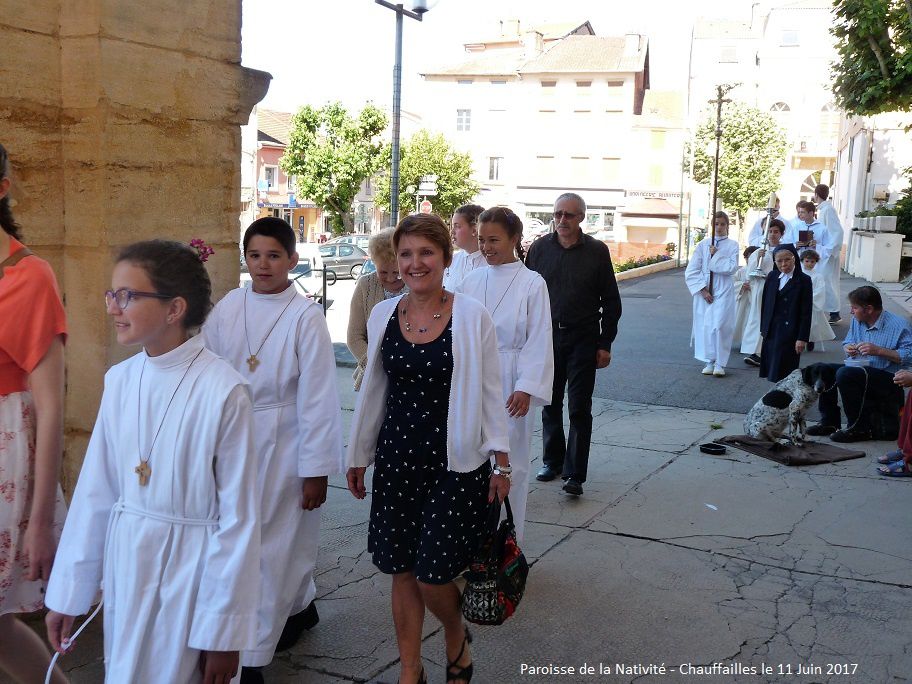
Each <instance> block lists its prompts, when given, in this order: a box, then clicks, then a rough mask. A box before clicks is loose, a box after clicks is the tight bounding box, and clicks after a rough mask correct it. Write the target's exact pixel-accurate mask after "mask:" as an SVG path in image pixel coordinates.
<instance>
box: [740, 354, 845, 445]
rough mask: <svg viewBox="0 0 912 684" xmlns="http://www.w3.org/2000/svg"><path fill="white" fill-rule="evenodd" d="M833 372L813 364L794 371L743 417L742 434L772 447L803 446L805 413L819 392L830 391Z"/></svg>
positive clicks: (830, 368)
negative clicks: (764, 441)
mask: <svg viewBox="0 0 912 684" xmlns="http://www.w3.org/2000/svg"><path fill="white" fill-rule="evenodd" d="M835 384H836V371H835V370H834V369H833V367H832V366H830V365H829V364H826V363H814V364H811V365H810V366H806V367H805V368H801V369H798V370H794V371H792V372H791V373H789V374H788V375H787V376H785V377H784V378H782V380H780V381H779V382H777V383H776V387H775V388H774V389H772V390H770V391H769V392H767V393H766V394H764V395H763V396H762V397H761V398H760V400H759V401H758V402H757V403H756V404H754V405H753V407H752V408H751V410H750V411H748V412H747V416H746V417H745V418H744V431H745V432H746V433H747V434H748V435H750V436H751V437H753V438H754V439H763V440H767V441H770V442H772V443H773V445H774V446H776V445H780V446H782V445H785V444H789V443H791V444H794V445H795V446H796V447H801V446H803V445H804V440H805V439H806V438H807V433H806V429H807V423H806V421H805V417H804V415H805V413H806V412H807V410H808V409H809V408H810V407H811V406H812V405H813V404H814V402H815V401H817V398H818V397H819V396H820V394H821V392H827V391H830V390H832V389H833V387H834V385H835Z"/></svg>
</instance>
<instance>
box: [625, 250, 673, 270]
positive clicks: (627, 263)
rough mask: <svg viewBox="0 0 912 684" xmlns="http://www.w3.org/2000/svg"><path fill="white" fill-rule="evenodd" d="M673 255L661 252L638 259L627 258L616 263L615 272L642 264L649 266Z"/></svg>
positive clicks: (668, 259) (667, 259) (669, 258)
mask: <svg viewBox="0 0 912 684" xmlns="http://www.w3.org/2000/svg"><path fill="white" fill-rule="evenodd" d="M670 260H671V257H670V256H668V255H667V254H660V255H658V256H651V257H639V258H637V259H627V261H622V262H621V263H618V264H615V265H614V272H615V273H621V272H623V271H629V270H630V269H631V268H639V267H640V266H649V265H650V264H659V263H661V262H663V261H670Z"/></svg>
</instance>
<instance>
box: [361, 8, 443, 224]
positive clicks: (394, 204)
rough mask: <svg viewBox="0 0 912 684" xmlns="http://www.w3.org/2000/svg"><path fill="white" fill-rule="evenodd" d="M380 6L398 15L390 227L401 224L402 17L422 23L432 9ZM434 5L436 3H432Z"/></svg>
mask: <svg viewBox="0 0 912 684" xmlns="http://www.w3.org/2000/svg"><path fill="white" fill-rule="evenodd" d="M374 2H376V3H377V4H378V5H383V6H384V7H386V8H388V9H391V10H393V11H394V12H395V13H396V59H395V62H394V63H393V130H392V138H393V141H392V168H391V169H390V225H391V226H395V225H396V224H397V223H398V222H399V122H400V119H401V118H402V111H401V104H400V102H401V99H402V17H403V16H406V17H411V18H412V19H415V20H416V21H421V20H422V17H423V16H424V13H425V12H427V11H428V10H429V9H430V7H429V6H428V0H413V2H412V3H411V4H412V9H411V10H407V9H405V6H404V5H403V4H402V3H399V4H393V3H391V2H386V0H374ZM432 4H434V3H432Z"/></svg>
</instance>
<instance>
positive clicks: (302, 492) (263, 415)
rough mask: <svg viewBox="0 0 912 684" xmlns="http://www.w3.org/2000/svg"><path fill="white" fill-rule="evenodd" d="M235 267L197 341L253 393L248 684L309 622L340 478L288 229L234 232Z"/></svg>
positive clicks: (321, 333) (320, 341)
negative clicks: (253, 577) (254, 514)
mask: <svg viewBox="0 0 912 684" xmlns="http://www.w3.org/2000/svg"><path fill="white" fill-rule="evenodd" d="M244 259H245V260H246V262H247V267H248V269H249V271H250V275H251V279H252V287H250V288H239V289H236V290H232V291H231V292H229V293H228V294H227V295H226V296H225V298H224V299H222V300H221V301H220V302H219V303H218V304H217V305H216V307H215V309H214V310H213V312H212V314H211V315H210V316H209V319H208V321H207V322H206V326H205V327H204V328H203V334H204V335H205V338H206V344H207V345H208V347H209V348H210V349H212V350H213V351H214V352H216V353H217V354H219V355H220V356H222V357H223V358H224V359H226V360H227V361H228V362H229V363H230V364H231V365H232V366H234V367H235V368H236V369H237V370H238V371H239V372H240V373H241V375H243V376H244V378H245V379H246V380H247V382H249V383H250V387H251V390H252V392H253V410H254V419H253V421H254V426H253V430H254V443H255V447H256V454H255V457H256V458H257V459H258V461H259V472H260V477H259V482H258V485H259V487H258V494H259V496H260V501H261V508H262V510H261V520H262V531H261V537H262V562H261V570H260V573H261V582H260V608H259V621H258V622H259V624H258V637H259V644H258V646H257V648H256V649H254V650H249V651H245V652H244V653H242V654H241V664H242V665H243V666H244V673H243V680H242V681H244V682H257V681H262V675H260V673H259V672H258V671H256V670H254V669H252V668H258V667H262V666H264V665H268V664H269V662H270V661H271V660H272V657H273V654H274V653H275V651H276V648H277V646H280V649H284V648H289V647H290V646H291V645H293V644H294V642H295V641H297V638H298V637H300V635H301V633H302V631H303V630H304V629H309V628H310V627H313V626H314V625H315V624H316V622H317V620H318V617H317V613H316V608H315V607H314V605H313V600H314V596H315V595H316V586H315V585H314V580H313V571H314V566H315V564H316V559H317V542H318V537H319V528H320V512H319V510H318V509H319V507H320V505H321V504H322V503H323V502H324V501H325V500H326V488H327V476H329V475H335V474H337V473H339V472H341V470H342V424H341V420H342V416H341V409H340V407H339V398H338V392H337V389H336V382H335V377H336V362H335V355H334V353H333V348H332V342H331V340H330V337H329V331H328V329H327V327H326V319H325V317H324V316H323V311H322V310H321V308H320V307H319V306H318V305H317V304H316V303H314V302H313V301H312V300H310V299H307V298H306V297H304V296H303V295H302V294H300V293H299V292H298V291H297V289H296V288H295V285H294V284H293V283H292V282H291V281H289V279H288V272H289V271H290V270H291V269H292V268H294V266H295V264H296V263H297V252H296V251H295V237H294V232H293V231H292V228H291V226H289V225H288V224H287V223H286V222H285V221H283V220H282V219H279V218H275V217H265V218H261V219H258V220H257V221H254V222H253V223H252V224H251V225H250V227H249V228H248V229H247V232H246V233H245V234H244ZM252 456H253V455H252ZM283 632H284V633H283ZM280 637H282V638H281V639H280ZM280 641H281V642H283V643H281V644H280Z"/></svg>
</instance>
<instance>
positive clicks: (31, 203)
mask: <svg viewBox="0 0 912 684" xmlns="http://www.w3.org/2000/svg"><path fill="white" fill-rule="evenodd" d="M240 26H241V3H240V0H234V1H233V2H226V1H225V0H180V1H178V0H150V1H149V2H143V3H136V2H130V1H128V0H86V1H85V2H79V3H73V2H61V0H31V1H30V2H28V3H21V2H14V1H13V0H0V44H2V45H3V46H4V50H3V54H4V58H3V64H2V65H0V142H2V143H3V144H4V145H5V146H6V148H7V149H8V150H9V153H10V157H11V160H12V163H13V171H14V192H13V197H14V199H15V200H16V207H15V209H14V211H15V213H16V215H17V217H18V220H19V222H20V223H21V225H22V227H23V232H24V233H25V240H26V242H27V243H28V245H29V246H30V247H31V248H32V250H33V251H35V252H36V253H37V254H38V255H39V256H41V257H43V258H45V259H47V260H48V261H49V262H50V263H51V265H52V266H53V268H54V271H55V273H56V274H57V279H58V282H59V283H60V287H61V290H62V293H63V296H64V303H65V305H66V310H67V317H68V320H69V326H70V336H69V340H68V342H67V352H66V354H67V391H66V443H65V444H66V446H65V448H66V452H65V456H64V474H63V480H64V488H65V490H66V491H67V493H68V494H69V493H71V492H72V487H73V485H74V484H75V481H76V476H77V475H78V472H79V469H80V467H81V465H82V459H83V455H84V453H85V448H86V444H87V442H88V436H89V434H90V431H91V429H92V425H93V423H94V419H95V414H96V412H97V409H98V404H99V401H100V399H101V391H102V383H103V377H104V373H105V371H106V370H107V368H109V367H110V366H111V365H112V364H114V363H117V362H118V361H120V360H122V359H124V358H126V357H127V356H129V355H130V354H132V353H135V351H136V350H126V349H123V348H120V347H118V346H117V344H116V342H115V341H114V336H113V334H112V331H111V328H110V323H109V322H108V320H107V316H106V315H105V310H104V304H103V298H102V293H103V292H104V290H105V289H107V288H108V287H109V286H110V274H111V269H112V261H111V260H112V258H113V256H114V254H116V252H117V250H118V249H119V248H120V247H121V246H122V245H124V244H127V243H129V242H133V241H136V240H142V239H151V238H170V239H175V240H181V241H185V242H187V241H189V240H190V239H191V238H194V237H201V238H203V239H204V240H206V242H208V243H209V244H211V245H213V246H214V247H215V249H216V255H215V256H214V257H213V258H212V259H210V261H209V262H208V264H207V265H208V267H209V273H210V275H211V276H212V280H213V286H214V293H213V294H214V295H215V297H220V296H221V295H222V294H224V293H225V292H226V291H227V290H229V289H230V288H231V287H234V285H235V283H237V277H238V259H237V242H238V238H239V233H240V225H239V221H238V216H239V213H240V170H239V164H240V157H241V155H240V146H241V140H240V125H241V124H244V123H246V122H247V119H248V116H249V114H250V111H251V109H252V108H253V106H254V105H255V104H256V103H257V102H259V101H260V100H261V99H262V98H263V96H264V95H265V94H266V89H267V87H268V84H269V79H270V76H269V74H266V73H264V72H261V71H255V70H252V69H247V68H244V67H242V66H241V65H240V59H241V36H240Z"/></svg>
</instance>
